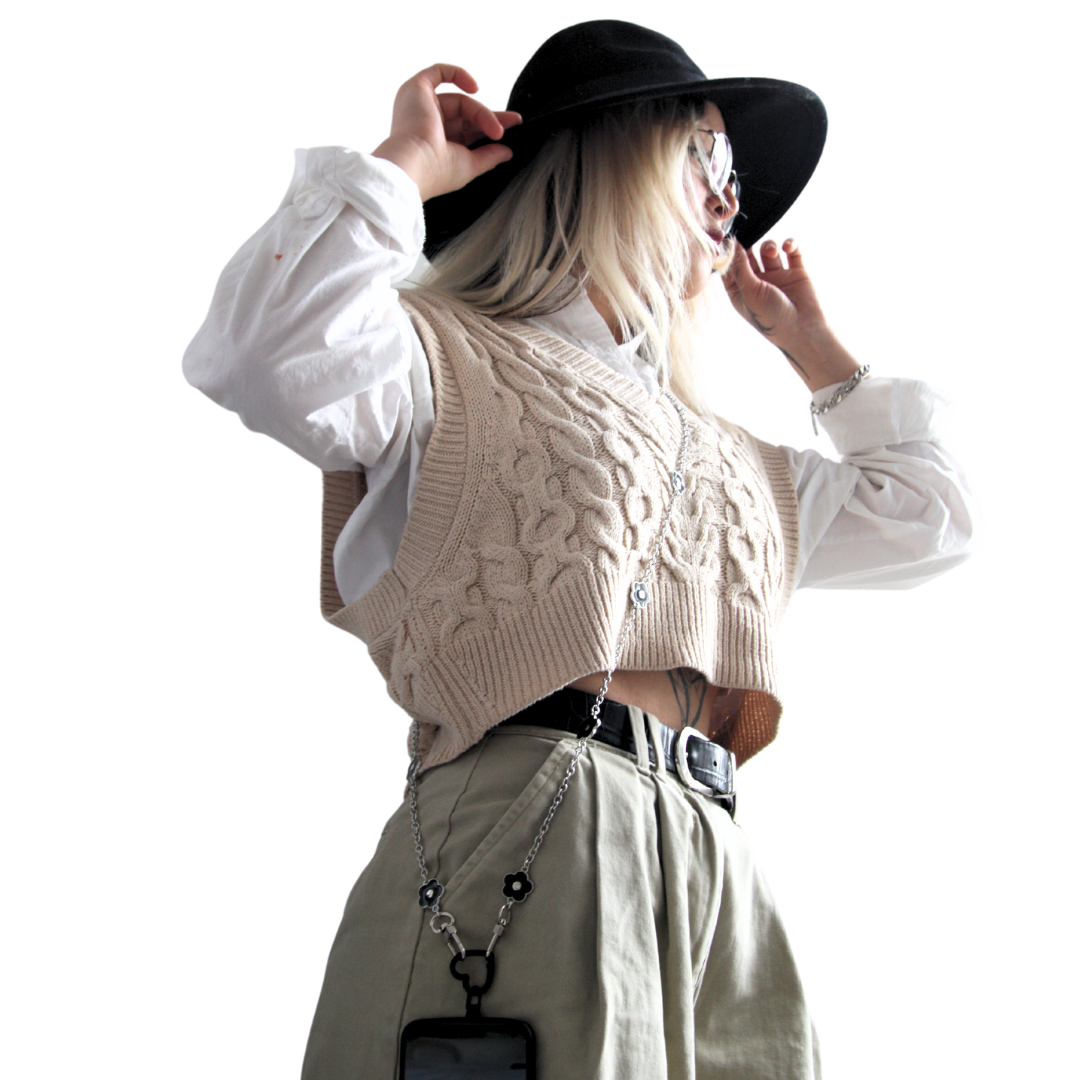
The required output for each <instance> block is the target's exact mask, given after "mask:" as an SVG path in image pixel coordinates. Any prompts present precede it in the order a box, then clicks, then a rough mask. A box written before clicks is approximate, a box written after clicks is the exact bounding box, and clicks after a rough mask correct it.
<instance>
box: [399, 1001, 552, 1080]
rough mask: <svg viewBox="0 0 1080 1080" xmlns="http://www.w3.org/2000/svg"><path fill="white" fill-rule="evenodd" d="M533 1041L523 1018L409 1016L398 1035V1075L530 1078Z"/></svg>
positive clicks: (416, 1078)
mask: <svg viewBox="0 0 1080 1080" xmlns="http://www.w3.org/2000/svg"><path fill="white" fill-rule="evenodd" d="M535 1075H536V1043H535V1038H534V1036H533V1032H532V1028H530V1027H529V1025H528V1024H526V1023H525V1022H524V1021H523V1020H503V1019H497V1018H487V1017H484V1018H480V1019H476V1020H465V1019H456V1018H454V1019H451V1018H439V1019H434V1020H414V1021H413V1022H412V1023H411V1024H409V1025H407V1026H406V1028H405V1031H404V1032H403V1033H402V1036H401V1070H400V1073H399V1076H400V1078H401V1080H534V1078H535Z"/></svg>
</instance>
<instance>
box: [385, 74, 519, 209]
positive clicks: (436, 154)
mask: <svg viewBox="0 0 1080 1080" xmlns="http://www.w3.org/2000/svg"><path fill="white" fill-rule="evenodd" d="M443 83H453V84H454V85H455V86H457V87H458V88H459V89H461V90H464V91H465V93H464V94H455V93H447V94H438V93H436V90H437V89H438V88H439V86H441V85H442V84H443ZM478 89H479V86H478V85H477V82H476V80H475V79H474V78H473V77H472V76H471V75H470V74H469V73H468V72H467V71H466V70H465V69H464V68H460V67H455V66H454V65H453V64H434V65H432V66H431V67H429V68H425V69H424V70H423V71H421V72H418V73H417V74H416V75H414V76H413V77H412V78H411V79H409V80H408V82H406V83H404V84H403V85H402V87H401V89H400V90H398V92H397V97H396V98H395V99H394V113H393V120H392V122H391V125H390V136H389V138H387V139H386V140H385V141H383V142H382V143H380V144H379V146H378V147H376V149H375V150H374V151H373V153H374V155H375V156H376V157H381V158H386V159H387V160H388V161H392V162H394V164H395V165H398V166H400V167H401V168H402V169H403V170H404V171H405V172H407V173H408V174H409V176H411V177H412V178H413V180H415V181H416V186H417V187H418V188H419V189H420V198H421V199H423V200H425V201H426V200H427V199H432V198H434V197H435V196H436V195H444V194H446V193H447V192H448V191H456V190H457V189H458V188H462V187H464V186H465V185H466V184H467V183H469V181H470V180H473V179H475V178H476V177H477V176H479V175H480V174H481V173H485V172H487V171H488V170H489V169H493V168H495V166H496V165H499V164H501V163H502V162H504V161H509V160H510V158H511V157H512V156H513V152H512V151H511V150H510V148H509V147H507V146H499V145H497V144H496V143H489V144H488V145H486V146H481V147H477V148H476V149H475V150H470V149H469V147H470V145H471V144H473V143H475V142H476V141H477V140H479V139H481V138H483V137H484V136H487V137H488V138H489V139H496V140H498V139H501V138H502V137H503V132H504V131H505V130H506V129H507V128H510V127H514V126H515V125H516V124H520V123H521V116H520V115H519V114H518V113H513V112H492V111H491V109H489V108H487V106H485V105H481V104H480V102H479V101H477V100H476V99H475V98H472V97H469V96H467V95H469V94H475V93H476V91H477V90H478Z"/></svg>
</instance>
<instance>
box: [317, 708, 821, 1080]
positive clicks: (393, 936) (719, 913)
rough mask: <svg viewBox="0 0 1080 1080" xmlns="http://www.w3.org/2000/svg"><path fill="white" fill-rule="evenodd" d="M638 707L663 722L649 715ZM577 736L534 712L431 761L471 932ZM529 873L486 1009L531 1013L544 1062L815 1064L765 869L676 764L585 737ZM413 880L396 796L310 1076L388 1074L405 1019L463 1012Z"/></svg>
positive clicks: (320, 1017) (450, 894) (359, 896)
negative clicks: (448, 757) (528, 887)
mask: <svg viewBox="0 0 1080 1080" xmlns="http://www.w3.org/2000/svg"><path fill="white" fill-rule="evenodd" d="M632 719H633V722H634V725H635V729H637V730H638V731H639V732H641V734H642V735H645V734H646V732H648V733H649V735H650V736H651V735H652V731H653V728H654V726H655V725H656V723H657V721H655V720H654V719H653V718H652V717H649V716H644V717H643V716H642V714H641V713H640V711H639V710H637V709H634V710H632ZM637 745H638V746H639V747H643V746H645V739H644V738H641V737H639V738H638V739H637ZM654 745H655V743H654ZM572 747H573V740H572V739H571V738H569V737H562V736H560V735H559V734H558V733H556V732H552V731H548V730H545V729H542V728H533V727H504V728H498V729H496V730H494V731H492V732H490V733H489V734H488V735H487V736H486V737H485V739H484V740H483V741H482V742H481V743H479V744H478V745H477V746H475V747H473V748H472V749H471V750H469V751H468V752H466V753H465V754H463V755H462V756H461V757H459V758H457V759H455V760H454V761H452V762H449V763H448V764H446V765H440V766H437V767H436V768H433V769H431V770H430V771H429V772H427V773H425V774H423V775H422V776H421V778H420V781H419V809H420V824H421V830H422V833H423V841H424V850H425V853H426V855H427V862H428V868H429V870H430V871H431V873H432V874H433V875H435V876H437V877H438V879H439V881H441V882H442V883H443V884H444V885H445V886H446V893H445V895H444V897H443V900H442V904H441V906H442V909H443V910H444V911H449V912H452V913H453V915H454V916H455V918H456V920H457V926H458V929H459V932H460V936H461V939H462V942H463V944H464V946H465V947H466V948H470V949H472V948H486V946H487V944H488V942H489V940H490V939H491V935H492V928H493V927H494V925H495V921H496V916H497V914H498V911H499V908H500V906H501V905H502V903H503V896H502V885H503V876H504V875H506V874H509V873H512V872H514V871H516V870H517V869H518V868H519V867H520V866H521V863H522V860H523V859H524V858H525V855H526V853H527V852H528V850H529V847H530V845H531V844H532V842H533V838H534V837H535V835H536V832H537V829H538V828H539V826H540V823H541V822H542V821H543V819H544V815H545V813H546V812H547V809H548V806H549V805H550V803H551V799H552V796H553V795H554V793H555V791H556V789H557V788H558V785H559V782H560V781H561V779H562V777H563V775H564V773H565V771H566V766H567V764H568V762H569V757H570V751H571V749H572ZM530 877H531V879H532V881H533V884H534V889H533V892H532V894H531V895H530V896H529V897H528V899H527V900H526V901H525V902H524V903H521V904H518V905H516V906H515V908H514V911H513V918H512V920H511V922H510V926H509V929H508V930H507V931H506V933H505V935H504V936H503V938H502V940H501V941H500V942H499V944H498V947H497V949H496V959H497V970H496V977H495V981H494V984H493V986H492V988H491V990H490V991H489V992H488V994H487V995H486V996H485V997H484V999H483V1013H484V1015H486V1016H503V1017H511V1018H514V1019H519V1020H526V1021H528V1022H529V1023H530V1024H531V1025H532V1027H533V1029H534V1031H535V1032H536V1037H537V1058H538V1073H539V1077H540V1078H541V1080H639V1078H640V1080H662V1078H670V1080H693V1078H697V1080H714V1078H716V1080H719V1078H724V1080H736V1078H738V1080H765V1078H769V1080H774V1078H775V1080H780V1078H784V1080H796V1078H799V1080H809V1078H812V1077H817V1076H819V1067H818V1062H817V1047H816V1038H815V1035H814V1031H813V1026H812V1024H811V1021H810V1016H809V1012H808V1010H807V1006H806V1001H805V999H804V995H803V991H802V986H801V983H800V980H799V976H798V972H797V971H796V969H795V963H794V961H793V959H792V955H791V949H790V947H789V944H788V940H787V935H786V934H785V932H784V928H783V925H782V924H781V922H780V919H779V916H778V915H777V912H776V909H775V906H774V904H773V900H772V896H771V895H770V893H769V889H768V886H767V885H766V884H765V882H764V881H763V879H762V877H761V874H760V872H759V871H758V869H757V867H756V866H755V864H754V859H753V857H752V856H751V854H750V852H749V850H748V848H747V844H746V841H745V839H744V837H743V835H742V832H741V830H740V829H739V828H738V827H737V826H736V825H734V824H733V823H732V821H731V819H730V818H729V817H728V815H727V813H726V812H725V811H724V810H723V809H722V808H721V807H720V806H719V805H717V804H716V803H714V802H712V801H711V800H710V799H708V798H706V797H704V796H702V795H699V794H696V793H694V792H692V791H690V790H689V789H687V788H686V787H684V786H683V785H682V784H681V783H680V781H679V780H678V778H677V777H676V775H675V774H673V773H669V772H667V771H666V770H665V769H663V768H661V769H659V770H657V769H656V768H654V767H651V766H650V765H649V762H648V758H647V755H644V754H639V755H638V756H637V757H636V758H635V757H634V756H633V755H631V754H627V753H624V752H622V751H619V750H615V749H612V748H610V747H607V746H604V745H602V744H591V745H590V746H589V748H588V749H587V750H586V752H585V754H584V755H583V756H582V758H581V762H580V764H579V766H578V770H577V774H576V775H575V776H574V778H573V780H572V782H571V784H570V788H569V791H568V792H567V795H566V797H565V800H564V801H563V804H562V806H561V807H560V809H559V811H558V813H557V814H556V815H555V819H554V821H553V823H552V825H551V829H550V831H549V832H548V834H547V837H546V839H545V840H544V844H543V846H542V848H541V849H540V853H539V855H538V856H537V859H536V861H535V862H534V864H533V866H532V868H531V871H530ZM419 886H420V875H419V870H418V868H417V863H416V858H415V855H414V851H413V840H412V835H411V829H410V824H409V812H408V806H407V805H406V804H403V805H402V806H401V807H399V808H398V810H397V811H396V812H395V814H394V815H393V816H392V817H391V818H390V821H389V822H388V823H387V826H386V829H385V830H384V832H383V835H382V839H381V840H380V842H379V846H378V849H377V851H376V853H375V857H374V858H373V859H372V861H371V863H370V865H369V866H368V867H367V868H366V869H365V870H364V872H363V874H361V876H360V879H359V881H357V883H356V886H355V887H354V888H353V891H352V893H351V895H350V896H349V900H348V903H347V904H346V907H345V915H344V918H343V920H342V923H341V927H340V929H339V931H338V934H337V937H336V939H335V941H334V945H333V948H332V949H331V952H330V959H329V962H328V964H327V969H326V978H325V982H324V984H323V989H322V994H321V995H320V998H319V1003H318V1008H317V1009H316V1012H315V1019H314V1022H313V1024H312V1030H311V1037H310V1040H309V1042H308V1047H307V1054H306V1057H305V1060H304V1072H303V1076H304V1078H305V1080H346V1078H347V1080H396V1077H397V1069H398V1065H397V1058H398V1044H399V1040H400V1034H401V1030H402V1028H403V1027H404V1026H405V1024H407V1023H408V1022H409V1021H410V1020H414V1019H417V1018H420V1017H433V1016H462V1015H464V1011H465V994H464V992H463V990H462V987H461V984H460V983H459V982H457V981H456V980H454V979H453V978H451V976H450V972H449V963H450V958H451V954H450V951H449V950H448V949H447V947H446V945H445V943H444V939H443V937H442V936H441V935H436V934H435V933H433V932H432V931H431V930H430V928H429V926H428V919H429V918H430V912H427V911H423V910H422V909H421V908H420V906H419V904H418V902H417V890H418V888H419Z"/></svg>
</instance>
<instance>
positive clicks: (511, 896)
mask: <svg viewBox="0 0 1080 1080" xmlns="http://www.w3.org/2000/svg"><path fill="white" fill-rule="evenodd" d="M532 887H533V886H532V882H531V881H530V880H529V875H528V874H526V873H525V871H524V870H519V871H518V872H517V873H516V874H507V875H506V877H504V878H503V896H505V897H506V898H507V900H524V899H525V898H526V897H527V896H528V895H529V893H531V892H532Z"/></svg>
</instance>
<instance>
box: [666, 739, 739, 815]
mask: <svg viewBox="0 0 1080 1080" xmlns="http://www.w3.org/2000/svg"><path fill="white" fill-rule="evenodd" d="M691 739H701V740H702V741H704V742H709V741H710V739H709V737H708V736H707V735H702V734H701V732H700V731H698V730H697V728H692V727H684V728H683V729H682V730H681V731H680V732H679V737H678V738H677V739H676V740H675V769H676V771H677V772H678V774H679V779H680V780H681V781H682V782H683V783H684V784H685V785H686V786H687V787H688V788H689V789H690V790H691V791H698V792H700V793H701V794H702V795H708V796H709V797H710V798H714V799H716V798H731V797H732V796H733V795H734V794H735V755H734V754H733V753H731V751H730V750H729V751H727V754H728V757H729V759H730V760H731V790H730V791H718V790H717V789H716V788H711V787H709V785H708V784H703V783H702V782H701V781H700V780H698V779H697V778H696V777H694V776H692V775H691V773H690V762H689V761H687V760H686V744H687V743H688V742H689V741H690V740H691Z"/></svg>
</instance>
